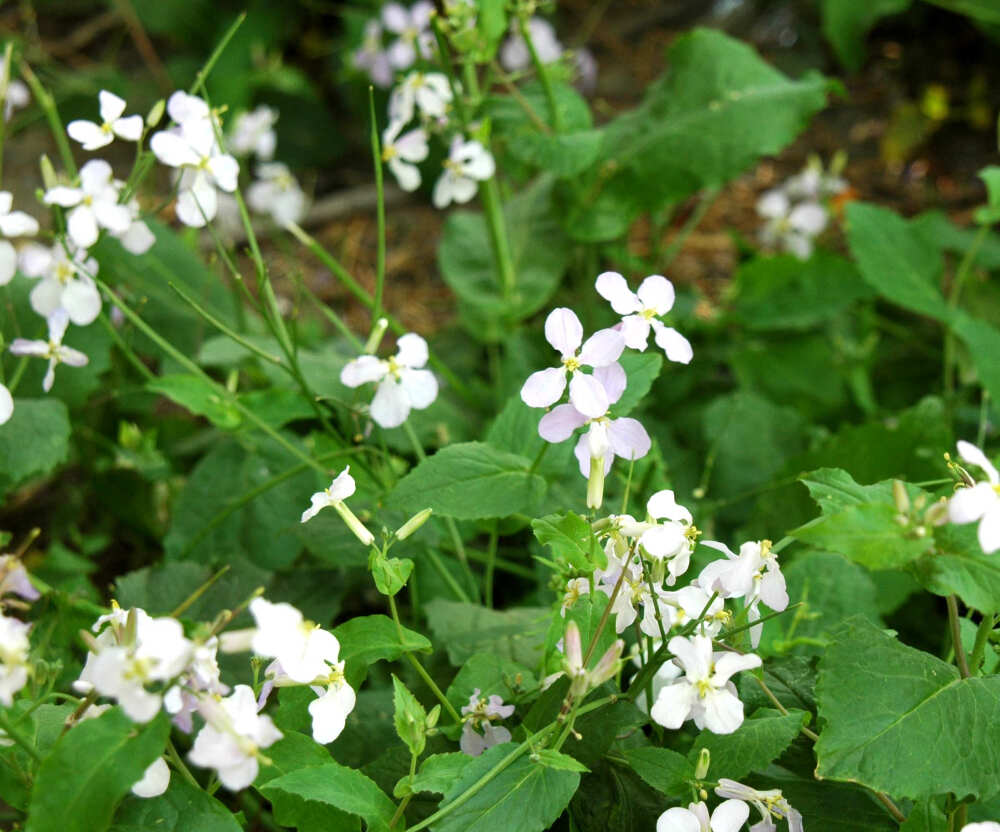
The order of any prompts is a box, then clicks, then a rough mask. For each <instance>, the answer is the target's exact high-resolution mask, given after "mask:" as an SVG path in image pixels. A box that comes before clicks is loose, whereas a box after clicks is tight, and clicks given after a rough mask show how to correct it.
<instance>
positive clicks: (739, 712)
mask: <svg viewBox="0 0 1000 832" xmlns="http://www.w3.org/2000/svg"><path fill="white" fill-rule="evenodd" d="M667 646H668V648H669V649H670V652H671V653H673V654H674V656H675V661H676V662H677V663H678V664H680V666H681V667H683V668H684V673H685V675H684V678H683V679H678V680H677V681H676V682H674V683H673V684H671V685H667V686H666V687H664V688H663V689H662V690H661V691H660V693H659V695H658V696H657V697H656V701H655V702H654V703H653V707H652V709H651V710H650V716H652V718H653V721H654V722H657V723H658V724H660V725H662V726H663V727H665V728H680V727H681V725H683V724H684V722H685V721H686V720H688V719H693V720H694V722H695V725H697V726H698V727H699V728H707V729H708V730H709V731H712V732H713V733H715V734H731V733H733V731H735V730H736V729H737V728H739V727H740V725H741V724H742V723H743V703H742V702H740V700H739V697H738V696H737V695H736V686H735V685H734V684H733V683H732V682H730V681H729V679H730V677H731V676H732V675H733V674H734V673H738V672H739V671H741V670H749V669H750V668H752V667H760V664H761V661H760V656H756V655H754V654H753V653H749V654H747V655H739V654H738V653H729V652H724V653H715V654H713V653H712V639H710V638H708V637H707V636H692V637H691V638H684V637H682V636H674V637H673V638H672V639H670V642H669V644H668V645H667ZM724 796H726V797H735V796H736V795H724Z"/></svg>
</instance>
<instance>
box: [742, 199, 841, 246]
mask: <svg viewBox="0 0 1000 832" xmlns="http://www.w3.org/2000/svg"><path fill="white" fill-rule="evenodd" d="M757 213H758V214H760V216H761V217H763V218H764V219H765V220H766V222H765V224H764V227H763V228H762V229H761V231H760V239H761V242H762V243H763V244H764V245H766V246H771V247H774V248H778V249H781V250H783V251H788V252H791V253H792V254H794V255H795V256H796V257H798V258H799V259H800V260H807V259H809V256H810V255H811V254H812V251H813V239H814V238H815V237H817V236H818V235H819V234H821V233H822V232H823V230H824V229H825V228H826V225H827V221H828V215H827V211H826V208H824V207H823V206H822V205H820V204H819V203H818V202H811V201H809V202H799V203H798V204H793V202H792V200H791V199H790V198H789V195H788V194H787V193H786V192H785V191H784V190H782V189H781V188H775V189H774V190H771V191H767V192H766V193H765V194H764V195H763V196H761V198H760V199H759V200H757Z"/></svg>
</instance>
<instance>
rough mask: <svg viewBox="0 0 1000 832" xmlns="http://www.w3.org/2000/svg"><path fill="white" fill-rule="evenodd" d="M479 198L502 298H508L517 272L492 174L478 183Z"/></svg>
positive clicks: (495, 181) (511, 292) (497, 186)
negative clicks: (498, 276) (498, 274)
mask: <svg viewBox="0 0 1000 832" xmlns="http://www.w3.org/2000/svg"><path fill="white" fill-rule="evenodd" d="M479 198H480V200H482V203H483V210H484V212H485V214H486V224H487V227H488V229H489V232H490V245H491V247H492V248H493V257H494V258H495V260H496V264H497V271H498V272H499V273H500V290H501V292H502V293H503V296H504V298H510V297H511V296H512V295H513V294H514V289H515V288H516V286H517V274H516V273H515V270H514V260H513V258H512V257H511V253H510V241H509V240H508V239H507V223H506V221H505V220H504V216H503V209H502V208H501V202H500V187H499V185H498V184H497V180H496V177H495V176H493V177H491V178H490V179H487V180H486V181H484V182H480V183H479Z"/></svg>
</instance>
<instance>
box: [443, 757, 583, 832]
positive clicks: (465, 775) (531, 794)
mask: <svg viewBox="0 0 1000 832" xmlns="http://www.w3.org/2000/svg"><path fill="white" fill-rule="evenodd" d="M513 747H514V746H513V745H512V744H510V743H505V744H504V745H497V746H494V747H493V748H491V749H489V750H488V751H486V752H485V753H484V754H483V755H482V756H481V757H479V758H478V759H477V760H476V761H475V762H473V763H472V764H470V765H469V766H467V767H466V768H465V769H464V770H463V771H462V775H461V776H460V777H459V778H458V780H457V781H456V782H455V784H454V785H453V786H452V787H451V789H450V790H449V791H448V793H447V794H446V795H445V796H444V799H443V800H442V801H441V805H442V806H447V805H448V804H449V803H451V802H452V801H454V800H456V799H458V798H459V797H461V796H462V794H463V793H464V792H465V791H466V790H467V789H469V788H471V787H472V786H473V785H474V784H475V783H476V782H477V781H478V780H479V779H480V778H481V777H482V776H483V775H484V774H486V772H488V771H489V770H490V769H492V768H493V767H494V766H495V765H496V764H497V762H498V761H499V760H500V759H501V758H502V757H504V756H506V755H507V754H508V753H509V752H510V751H511V750H512V749H513ZM579 783H580V775H579V774H578V773H577V772H575V771H567V770H565V769H557V768H551V767H549V766H546V765H543V764H542V763H540V762H533V761H532V760H531V759H529V758H528V757H527V756H526V755H525V756H522V757H519V758H518V759H517V760H515V761H514V762H513V763H511V764H510V765H509V766H507V767H506V768H505V769H504V770H503V771H501V772H500V773H499V774H498V775H497V776H496V777H494V778H493V779H492V780H490V781H489V783H487V785H485V786H484V787H483V788H481V789H480V790H479V791H478V792H476V793H475V794H474V795H473V796H472V797H471V798H470V799H469V800H467V801H465V803H463V804H462V805H461V806H459V807H458V808H457V809H455V811H453V812H451V813H449V814H448V815H446V816H445V817H444V818H442V820H441V821H440V822H439V823H437V824H435V825H434V830H435V832H509V830H511V829H516V830H518V832H542V830H544V829H548V828H549V826H550V825H551V824H552V823H553V822H554V821H555V820H556V818H558V817H559V815H561V814H562V812H563V810H564V809H565V808H566V806H567V804H568V803H569V802H570V800H571V799H572V797H573V794H574V792H576V788H577V786H578V785H579Z"/></svg>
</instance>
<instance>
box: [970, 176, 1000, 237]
mask: <svg viewBox="0 0 1000 832" xmlns="http://www.w3.org/2000/svg"><path fill="white" fill-rule="evenodd" d="M979 178H980V179H982V180H983V184H984V185H985V186H986V199H987V203H988V204H986V205H984V206H983V207H982V208H977V209H976V222H978V223H980V224H981V225H992V224H993V223H995V222H1000V165H987V166H986V167H985V168H983V169H982V170H981V171H979Z"/></svg>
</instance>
